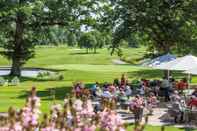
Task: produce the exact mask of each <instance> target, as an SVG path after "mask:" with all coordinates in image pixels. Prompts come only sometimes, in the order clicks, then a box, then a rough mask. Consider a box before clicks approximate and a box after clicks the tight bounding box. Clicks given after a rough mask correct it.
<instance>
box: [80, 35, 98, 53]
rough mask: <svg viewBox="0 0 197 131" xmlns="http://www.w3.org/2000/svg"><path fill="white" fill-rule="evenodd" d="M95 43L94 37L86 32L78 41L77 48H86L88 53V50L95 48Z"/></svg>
mask: <svg viewBox="0 0 197 131" xmlns="http://www.w3.org/2000/svg"><path fill="white" fill-rule="evenodd" d="M96 43H97V41H96V38H95V37H94V35H92V33H91V32H86V33H83V34H82V36H81V38H80V41H79V46H80V47H81V48H86V53H88V52H89V50H90V49H94V48H95V45H96ZM94 53H96V52H94Z"/></svg>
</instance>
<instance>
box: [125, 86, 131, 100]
mask: <svg viewBox="0 0 197 131" xmlns="http://www.w3.org/2000/svg"><path fill="white" fill-rule="evenodd" d="M125 94H126V96H127V97H129V96H131V94H132V90H131V87H130V86H129V84H128V83H127V84H126V88H125Z"/></svg>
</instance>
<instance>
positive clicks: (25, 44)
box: [0, 0, 96, 76]
mask: <svg viewBox="0 0 197 131" xmlns="http://www.w3.org/2000/svg"><path fill="white" fill-rule="evenodd" d="M94 4H96V3H95V2H94V1H89V0H1V1H0V26H1V28H0V31H1V33H0V41H1V47H3V48H4V51H3V52H2V54H3V55H4V56H6V57H7V58H8V59H10V60H12V69H11V75H17V76H20V75H21V67H22V65H23V64H24V63H25V62H26V61H27V60H28V59H30V58H32V57H33V55H34V46H35V44H36V43H37V42H38V38H39V39H40V38H44V37H40V32H42V31H48V30H47V29H48V28H49V27H50V26H56V27H62V26H64V27H66V28H67V29H68V30H69V31H73V30H80V27H81V25H88V24H90V25H91V24H92V25H93V24H94V22H95V21H94V18H91V10H93V9H94Z"/></svg>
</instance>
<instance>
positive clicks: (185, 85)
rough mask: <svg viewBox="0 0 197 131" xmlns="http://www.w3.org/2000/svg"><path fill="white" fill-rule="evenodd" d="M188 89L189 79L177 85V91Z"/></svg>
mask: <svg viewBox="0 0 197 131" xmlns="http://www.w3.org/2000/svg"><path fill="white" fill-rule="evenodd" d="M187 88H188V83H187V79H186V78H184V79H182V80H181V81H180V82H178V83H177V89H178V90H180V91H183V90H185V89H187Z"/></svg>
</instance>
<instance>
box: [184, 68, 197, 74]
mask: <svg viewBox="0 0 197 131" xmlns="http://www.w3.org/2000/svg"><path fill="white" fill-rule="evenodd" d="M184 73H186V74H192V75H197V67H195V68H192V69H189V70H187V71H185V72H184Z"/></svg>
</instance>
